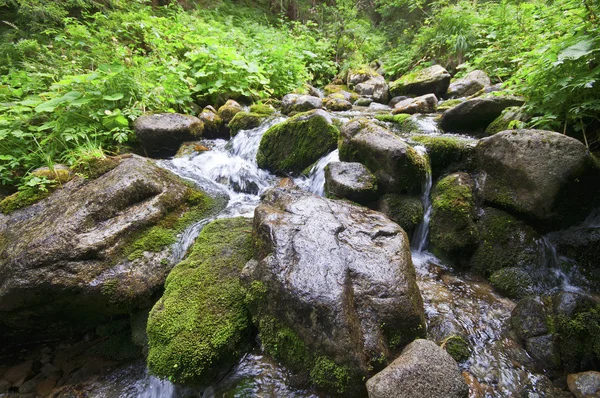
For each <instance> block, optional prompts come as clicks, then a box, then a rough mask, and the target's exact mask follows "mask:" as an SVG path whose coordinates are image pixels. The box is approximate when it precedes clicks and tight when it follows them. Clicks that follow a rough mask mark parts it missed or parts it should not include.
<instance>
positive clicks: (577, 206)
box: [475, 130, 600, 226]
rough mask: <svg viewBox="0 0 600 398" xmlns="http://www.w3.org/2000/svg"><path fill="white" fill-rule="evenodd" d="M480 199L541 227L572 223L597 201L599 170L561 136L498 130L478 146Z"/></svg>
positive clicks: (579, 145) (572, 142)
mask: <svg viewBox="0 0 600 398" xmlns="http://www.w3.org/2000/svg"><path fill="white" fill-rule="evenodd" d="M475 152H476V162H477V167H478V169H479V170H480V171H481V172H482V173H484V175H485V178H484V180H483V181H482V184H481V188H480V191H481V196H482V197H483V199H484V200H485V201H486V202H487V203H490V204H492V205H494V206H498V207H501V208H504V209H507V210H509V211H512V212H515V213H517V214H521V215H523V216H526V217H528V218H530V219H534V220H536V221H538V222H541V223H543V224H545V225H548V224H550V225H552V226H562V225H565V224H566V225H569V224H573V223H575V222H577V221H579V220H581V219H583V218H584V217H585V216H587V215H588V214H589V212H590V209H591V208H593V206H594V205H595V204H596V203H597V202H598V195H597V193H598V189H599V187H600V184H598V183H597V182H598V181H600V166H599V165H598V163H597V161H596V160H595V159H594V158H593V157H592V156H591V155H590V153H589V151H588V149H587V148H586V147H585V146H584V145H583V144H582V143H581V142H579V141H577V140H576V139H574V138H570V137H568V136H566V135H563V134H559V133H554V132H551V131H542V130H516V131H503V132H501V133H498V134H495V135H493V136H492V137H488V138H484V139H482V140H480V141H479V143H478V144H477V146H476V148H475Z"/></svg>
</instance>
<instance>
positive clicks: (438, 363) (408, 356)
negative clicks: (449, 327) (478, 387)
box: [367, 339, 469, 398]
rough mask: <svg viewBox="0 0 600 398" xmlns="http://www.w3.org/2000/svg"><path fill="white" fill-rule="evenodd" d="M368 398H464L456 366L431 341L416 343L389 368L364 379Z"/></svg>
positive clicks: (465, 390) (464, 387)
mask: <svg viewBox="0 0 600 398" xmlns="http://www.w3.org/2000/svg"><path fill="white" fill-rule="evenodd" d="M367 390H368V391H369V398H466V397H467V396H468V394H469V387H468V386H467V383H466V382H465V380H464V379H463V377H462V375H461V372H460V369H459V368H458V365H457V363H456V362H455V361H454V359H452V357H451V356H450V355H449V354H448V353H447V352H446V351H444V350H443V349H441V348H440V347H438V346H437V345H436V344H435V343H434V342H433V341H430V340H424V339H420V340H415V341H414V342H412V343H411V344H410V345H409V346H408V347H406V348H405V349H404V351H402V354H401V355H400V356H399V357H398V358H397V359H396V360H395V361H394V362H392V364H391V365H389V366H388V367H387V368H385V369H384V370H383V371H381V372H379V373H378V374H376V375H375V376H374V377H372V378H370V379H369V380H367Z"/></svg>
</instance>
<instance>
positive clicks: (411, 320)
mask: <svg viewBox="0 0 600 398" xmlns="http://www.w3.org/2000/svg"><path fill="white" fill-rule="evenodd" d="M254 233H255V236H256V242H257V243H256V244H257V247H258V248H259V250H258V251H259V253H258V255H257V256H258V257H257V259H258V262H255V263H249V264H248V265H247V267H246V269H245V270H244V273H245V274H246V275H248V280H249V284H250V286H252V289H253V290H252V296H258V298H257V300H256V302H255V303H254V305H253V306H252V308H253V309H252V312H253V315H254V316H255V319H256V320H257V325H258V329H259V332H260V336H261V341H262V342H263V345H264V347H265V350H266V351H267V352H268V353H270V354H272V355H273V356H274V357H275V358H276V359H278V360H279V361H281V362H283V363H284V364H285V365H286V366H287V367H289V368H290V369H291V370H292V371H293V372H294V373H295V374H296V375H304V376H306V377H307V378H309V380H310V382H312V383H313V384H315V385H316V386H317V387H319V388H321V389H323V390H325V391H326V392H330V393H338V394H346V396H364V395H366V394H365V391H364V388H365V387H364V381H363V380H364V379H363V377H365V378H366V377H369V376H371V375H372V374H373V373H374V372H376V371H378V370H380V369H382V367H383V366H385V365H386V364H387V363H389V362H390V361H392V360H393V359H394V358H395V357H396V356H397V354H398V353H399V352H400V350H401V349H402V347H403V346H404V345H405V344H407V343H408V342H410V341H412V340H413V339H414V338H415V337H416V336H423V335H424V333H425V320H424V313H423V303H422V299H421V295H420V292H419V289H418V287H417V284H416V279H415V269H414V267H413V264H412V260H411V254H410V247H409V243H408V238H407V237H406V234H405V233H404V231H402V229H401V228H400V227H399V226H398V225H397V224H395V223H393V222H391V221H390V220H389V219H388V218H387V217H385V216H384V215H383V214H381V213H377V212H374V211H371V210H368V209H366V208H364V207H360V206H356V205H353V204H350V203H348V202H344V201H334V200H329V199H325V198H322V197H318V196H315V195H311V194H309V193H306V192H303V191H299V190H289V189H282V188H276V189H273V190H271V191H268V192H267V193H266V194H265V197H264V199H263V202H262V203H261V204H260V205H259V206H258V207H257V209H256V211H255V213H254Z"/></svg>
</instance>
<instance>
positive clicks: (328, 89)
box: [323, 84, 349, 95]
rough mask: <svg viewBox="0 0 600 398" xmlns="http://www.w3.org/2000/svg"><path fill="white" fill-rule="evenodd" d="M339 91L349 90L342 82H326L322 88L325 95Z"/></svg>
mask: <svg viewBox="0 0 600 398" xmlns="http://www.w3.org/2000/svg"><path fill="white" fill-rule="evenodd" d="M340 91H349V90H348V86H346V85H343V84H328V85H326V86H325V87H324V88H323V92H324V93H325V95H331V94H335V93H338V92H340Z"/></svg>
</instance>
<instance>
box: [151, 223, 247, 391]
mask: <svg viewBox="0 0 600 398" xmlns="http://www.w3.org/2000/svg"><path fill="white" fill-rule="evenodd" d="M251 231H252V220H250V219H246V218H234V219H221V220H217V221H213V222H212V223H210V224H208V225H207V226H206V227H205V228H204V229H203V230H202V232H201V233H200V235H199V236H198V238H197V240H196V243H195V244H194V246H193V249H192V252H191V254H190V255H189V257H188V258H187V259H186V260H184V261H182V262H181V263H179V264H178V265H177V266H175V268H173V270H172V271H171V273H170V274H169V276H168V277H167V280H166V283H165V292H164V294H163V297H162V298H161V299H160V300H159V301H158V302H157V303H156V305H155V306H154V308H153V309H152V312H151V313H150V317H149V319H148V327H147V331H148V339H149V347H150V349H149V353H148V368H149V369H150V371H151V372H152V373H153V374H155V375H157V376H159V377H162V378H168V379H169V380H170V381H172V382H174V383H181V384H193V385H200V386H208V385H210V384H212V383H214V382H215V381H216V380H217V379H218V378H219V377H220V376H223V375H224V374H225V373H226V372H227V371H229V369H231V367H232V366H233V365H235V363H237V361H238V360H239V358H240V357H241V356H242V355H243V354H244V353H245V352H246V351H247V350H248V348H249V346H250V344H251V337H252V328H251V321H250V316H249V314H248V312H247V310H246V307H245V304H244V299H245V291H244V289H243V288H242V285H241V283H240V279H239V278H240V273H241V270H242V268H243V267H244V265H245V264H246V262H247V261H248V260H250V258H251V257H252V254H253V243H252V234H251Z"/></svg>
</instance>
